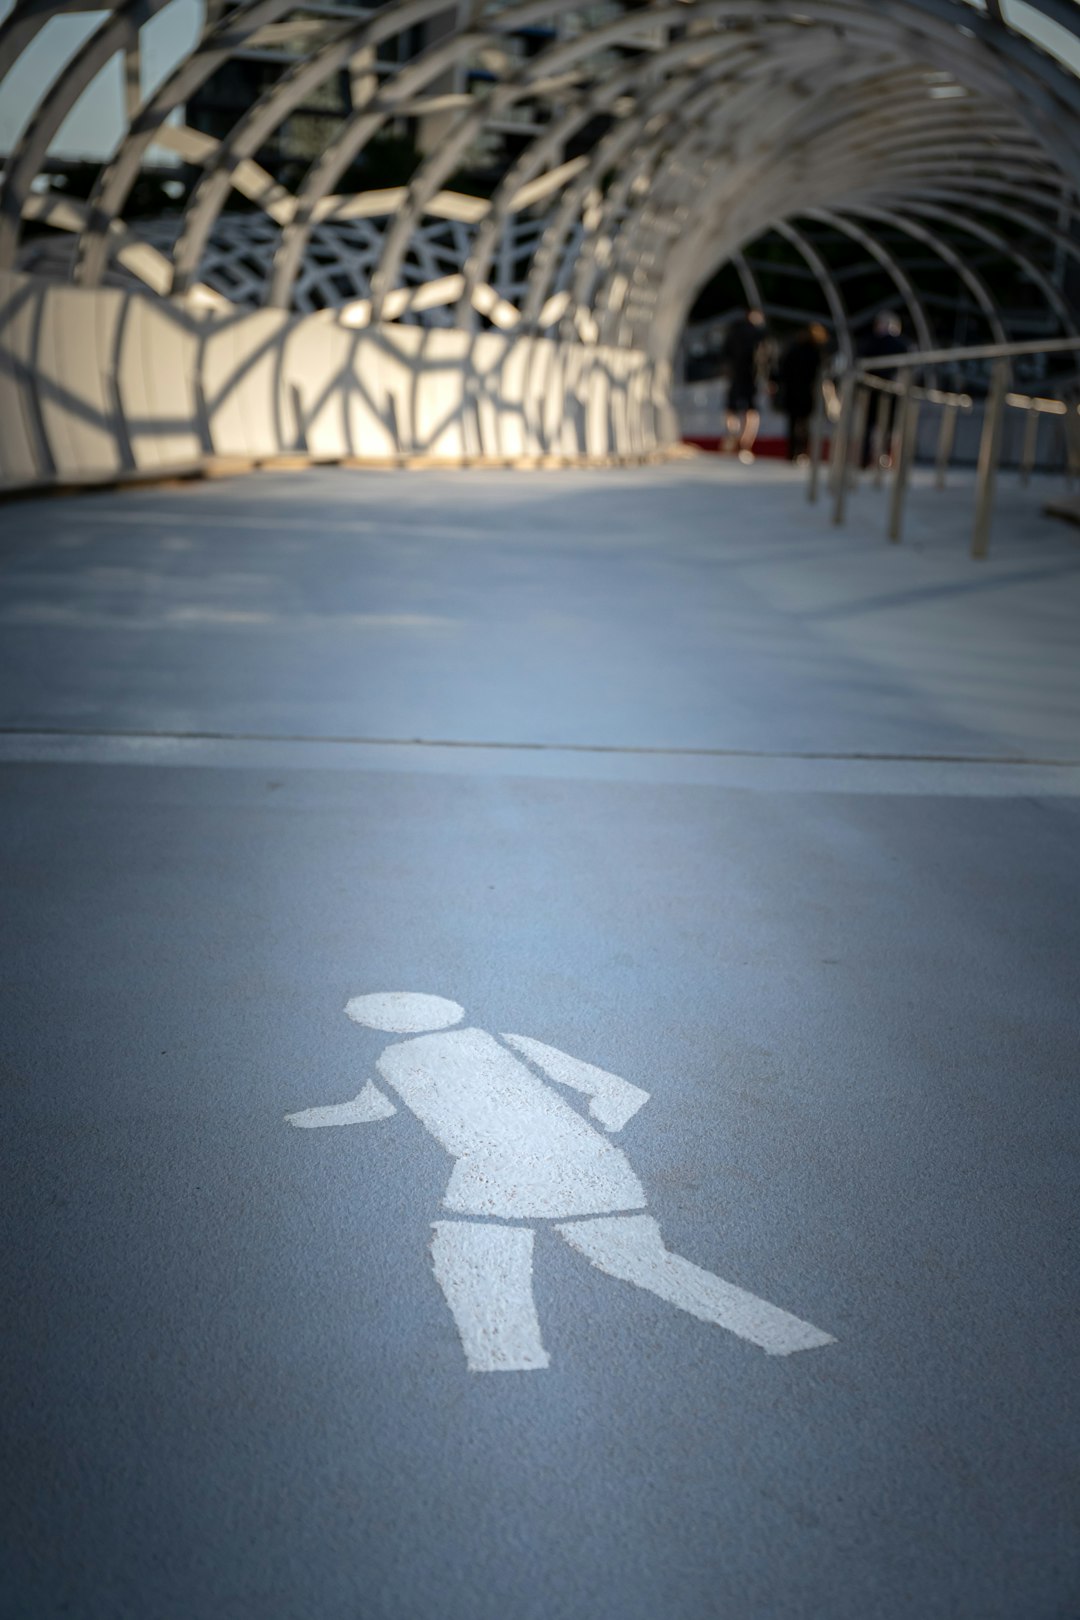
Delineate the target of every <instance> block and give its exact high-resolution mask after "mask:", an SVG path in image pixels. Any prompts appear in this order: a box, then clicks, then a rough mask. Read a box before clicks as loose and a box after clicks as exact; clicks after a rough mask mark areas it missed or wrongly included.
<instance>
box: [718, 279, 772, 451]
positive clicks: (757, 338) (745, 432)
mask: <svg viewBox="0 0 1080 1620" xmlns="http://www.w3.org/2000/svg"><path fill="white" fill-rule="evenodd" d="M766 336H767V332H766V328H765V317H764V315H763V314H762V312H761V310H760V309H754V308H753V307H750V308H748V309H747V310H746V312H745V314H743V315H742V316H740V318H739V319H738V320H735V321H732V323H731V325H730V326H729V327H728V330H727V335H726V337H725V339H724V347H723V349H722V350H721V351H720V360H721V363H722V365H724V366H725V367H726V369H727V374H728V397H727V430H728V437H729V440H730V442H731V448H732V449H735V450H737V451H738V453H739V460H740V461H753V459H754V440H755V439H756V438H757V431H758V425H759V423H760V421H761V416H760V413H759V411H758V405H757V391H758V361H759V358H760V351H761V346H762V344H763V343H764V342H765V339H766Z"/></svg>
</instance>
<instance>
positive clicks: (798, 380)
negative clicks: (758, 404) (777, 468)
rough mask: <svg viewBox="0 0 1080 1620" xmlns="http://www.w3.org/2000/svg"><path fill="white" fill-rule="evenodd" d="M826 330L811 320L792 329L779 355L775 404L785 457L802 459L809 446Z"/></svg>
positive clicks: (818, 390)
mask: <svg viewBox="0 0 1080 1620" xmlns="http://www.w3.org/2000/svg"><path fill="white" fill-rule="evenodd" d="M827 342H828V333H827V332H826V331H825V328H824V327H823V326H820V325H818V323H817V322H816V321H815V322H814V323H813V324H812V325H810V326H804V327H803V329H802V331H801V332H796V334H795V336H794V337H793V338H792V340H791V342H790V343H789V344H788V346H787V348H786V349H785V350H784V353H783V355H782V356H781V358H780V365H779V368H778V372H777V385H778V387H777V392H778V395H779V400H778V403H779V405H780V408H781V409H782V410H783V412H784V414H785V416H786V417H787V424H788V432H787V440H788V460H789V461H800V460H805V459H806V456H807V453H808V451H809V448H810V418H811V417H812V416H813V414H814V410H815V407H816V405H817V402H818V398H819V394H820V385H821V362H822V360H823V358H824V354H825V345H826V343H827Z"/></svg>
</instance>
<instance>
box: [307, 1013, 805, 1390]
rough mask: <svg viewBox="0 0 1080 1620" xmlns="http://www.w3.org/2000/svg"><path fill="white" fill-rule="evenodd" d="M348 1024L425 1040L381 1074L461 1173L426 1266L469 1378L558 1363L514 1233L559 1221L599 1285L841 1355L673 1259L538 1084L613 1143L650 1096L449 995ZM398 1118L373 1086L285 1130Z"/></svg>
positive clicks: (604, 1151)
mask: <svg viewBox="0 0 1080 1620" xmlns="http://www.w3.org/2000/svg"><path fill="white" fill-rule="evenodd" d="M345 1011H346V1013H347V1015H348V1016H349V1018H351V1019H352V1020H353V1022H354V1023H357V1024H362V1025H364V1026H366V1027H367V1028H369V1029H379V1030H385V1031H388V1032H390V1033H393V1034H398V1035H409V1036H412V1037H415V1038H414V1039H410V1040H405V1041H400V1042H396V1043H394V1044H393V1045H391V1046H388V1047H387V1048H386V1049H385V1051H384V1052H383V1054H382V1056H381V1057H380V1058H379V1059H378V1061H377V1063H376V1068H377V1069H378V1071H379V1074H380V1075H381V1076H382V1078H383V1080H385V1081H386V1083H387V1084H388V1085H389V1086H390V1087H391V1088H392V1089H393V1090H394V1091H395V1092H396V1093H397V1095H398V1097H399V1098H400V1099H401V1101H402V1102H403V1103H404V1104H405V1106H406V1108H408V1109H409V1111H410V1112H411V1113H413V1114H415V1115H416V1117H417V1118H418V1119H419V1120H420V1121H421V1123H422V1124H423V1125H425V1126H426V1127H427V1129H428V1130H429V1131H430V1132H431V1134H432V1136H434V1137H435V1139H436V1141H438V1142H439V1143H440V1144H441V1145H442V1147H443V1148H445V1150H446V1152H447V1153H448V1154H450V1156H451V1158H453V1160H454V1161H455V1162H454V1169H453V1172H452V1174H451V1176H450V1182H449V1185H448V1186H447V1189H446V1194H445V1197H444V1198H443V1207H444V1209H446V1210H448V1211H450V1212H451V1213H452V1214H453V1215H454V1216H455V1217H457V1218H456V1219H451V1220H439V1221H436V1222H435V1223H434V1237H433V1238H432V1244H431V1252H432V1259H433V1262H434V1268H435V1276H436V1279H437V1280H438V1283H439V1286H440V1288H441V1289H442V1291H443V1294H444V1295H445V1298H446V1301H447V1304H448V1305H449V1307H450V1310H451V1312H452V1313H453V1317H454V1321H455V1323H456V1324H457V1329H458V1332H459V1334H460V1335H461V1342H462V1345H463V1346H464V1350H465V1357H466V1361H467V1363H468V1365H469V1367H470V1368H471V1369H472V1370H473V1371H475V1372H497V1371H525V1370H528V1369H533V1368H538V1367H546V1366H547V1365H548V1361H549V1358H548V1353H547V1351H546V1350H545V1349H544V1344H543V1339H542V1337H541V1332H540V1323H539V1319H538V1317H537V1314H536V1306H535V1303H534V1300H533V1292H532V1257H533V1236H534V1228H533V1227H531V1226H529V1225H523V1224H514V1225H507V1224H503V1223H505V1222H508V1221H513V1222H515V1223H521V1222H527V1221H532V1220H538V1221H551V1222H553V1223H554V1231H555V1232H557V1233H558V1235H559V1237H561V1238H562V1239H563V1240H564V1241H565V1242H566V1243H568V1244H569V1245H570V1247H571V1248H572V1249H575V1250H576V1251H577V1252H578V1253H579V1254H582V1255H584V1256H585V1258H586V1259H587V1260H589V1261H590V1262H591V1263H592V1264H593V1265H594V1266H596V1267H597V1268H598V1269H599V1270H600V1271H603V1272H606V1273H607V1274H608V1275H609V1276H611V1277H618V1278H621V1279H622V1280H623V1281H624V1282H629V1283H634V1284H635V1285H636V1286H637V1287H639V1288H645V1289H648V1290H649V1291H650V1292H651V1293H653V1294H656V1295H658V1296H659V1297H660V1298H661V1299H664V1300H667V1301H668V1302H669V1303H670V1304H672V1305H676V1306H678V1308H679V1309H680V1310H683V1311H687V1312H689V1314H690V1315H691V1316H696V1317H699V1318H700V1319H701V1320H702V1321H705V1322H713V1323H715V1324H716V1325H717V1326H719V1327H723V1328H727V1329H728V1330H729V1332H731V1333H735V1334H737V1335H738V1336H739V1337H740V1338H742V1339H748V1340H750V1342H751V1343H753V1344H756V1345H760V1347H761V1348H762V1349H763V1350H766V1351H768V1352H769V1353H770V1354H771V1355H780V1356H783V1355H790V1354H791V1353H792V1352H793V1351H795V1350H811V1349H814V1348H815V1347H817V1346H819V1345H824V1344H832V1343H833V1342H834V1340H833V1338H832V1335H831V1334H828V1333H823V1332H821V1330H820V1329H819V1328H815V1327H811V1325H810V1324H809V1323H808V1322H803V1321H800V1319H799V1318H798V1317H797V1316H792V1315H791V1314H790V1313H789V1312H787V1311H784V1310H780V1309H779V1308H778V1307H777V1306H775V1305H770V1304H768V1303H767V1302H766V1301H765V1300H763V1299H758V1298H757V1297H756V1296H755V1295H753V1294H750V1293H747V1292H746V1291H745V1289H742V1288H737V1287H736V1286H735V1285H734V1284H733V1283H729V1282H725V1281H724V1280H723V1278H721V1277H716V1276H713V1274H712V1273H711V1272H708V1271H704V1270H702V1268H701V1267H700V1266H695V1265H693V1264H692V1263H691V1262H690V1261H689V1260H684V1259H683V1258H682V1257H681V1256H680V1255H677V1254H672V1253H671V1251H670V1250H668V1249H666V1248H665V1247H664V1243H663V1239H662V1238H661V1236H660V1228H659V1226H658V1224H657V1222H656V1221H655V1220H654V1219H653V1217H652V1216H651V1215H648V1214H646V1213H644V1210H645V1204H646V1199H645V1193H644V1190H643V1188H642V1186H641V1183H640V1182H639V1181H638V1178H637V1176H636V1175H635V1174H634V1172H633V1170H632V1169H631V1167H630V1164H629V1161H628V1160H627V1159H626V1157H625V1155H624V1154H623V1153H622V1152H621V1151H620V1149H619V1148H617V1147H616V1146H615V1145H614V1143H612V1142H611V1141H609V1140H608V1137H607V1136H605V1135H602V1134H601V1132H600V1131H599V1130H597V1129H596V1128H595V1127H594V1126H593V1125H591V1124H590V1123H589V1122H588V1120H586V1119H585V1118H584V1116H583V1115H582V1114H580V1113H578V1112H577V1110H576V1109H574V1108H572V1107H571V1106H570V1104H569V1103H568V1102H566V1101H565V1100H564V1099H563V1097H562V1096H560V1095H559V1093H558V1092H556V1091H555V1090H554V1089H553V1088H552V1087H551V1086H550V1085H549V1084H547V1081H546V1080H544V1079H541V1077H540V1076H541V1074H542V1075H545V1076H546V1077H547V1080H553V1081H555V1082H556V1084H558V1085H560V1086H565V1087H567V1088H569V1089H570V1090H572V1091H577V1092H580V1093H581V1094H582V1095H584V1096H585V1097H587V1098H588V1099H589V1113H590V1114H591V1115H592V1118H593V1119H594V1120H596V1121H597V1123H598V1124H599V1125H601V1126H602V1127H603V1129H604V1131H607V1132H614V1131H618V1130H621V1129H622V1127H623V1126H624V1125H625V1124H626V1122H627V1120H629V1119H631V1118H632V1117H633V1116H634V1114H636V1113H637V1111H638V1109H639V1108H640V1107H641V1106H642V1104H643V1103H645V1102H647V1101H648V1097H649V1094H648V1092H647V1091H642V1090H641V1088H640V1087H639V1086H634V1085H631V1084H630V1083H629V1081H626V1080H620V1079H619V1078H618V1076H617V1075H614V1074H608V1073H606V1072H605V1071H604V1070H603V1069H598V1068H595V1067H594V1066H593V1065H592V1064H591V1063H583V1062H581V1061H580V1060H579V1059H577V1058H573V1057H570V1056H568V1055H567V1054H566V1053H565V1052H560V1051H559V1050H558V1049H557V1048H555V1047H553V1046H545V1045H544V1044H543V1043H542V1042H541V1041H535V1040H530V1039H527V1038H526V1037H525V1036H523V1035H503V1036H501V1037H500V1038H499V1039H496V1038H495V1036H493V1035H489V1034H487V1033H486V1032H485V1031H484V1030H481V1029H458V1028H455V1027H454V1026H456V1025H458V1024H460V1023H461V1021H462V1019H463V1018H464V1016H465V1013H464V1009H463V1008H462V1007H460V1006H459V1005H458V1004H457V1002H455V1001H448V1000H446V999H445V998H444V997H442V996H428V995H418V994H413V993H411V992H407V991H393V992H387V993H384V994H379V995H367V996H354V997H353V999H352V1000H351V1001H350V1002H349V1003H348V1004H347V1005H346V1008H345ZM501 1043H505V1044H501ZM537 1071H539V1072H537ZM396 1112H397V1108H396V1106H395V1105H394V1103H392V1102H391V1101H390V1099H389V1098H388V1097H387V1096H385V1095H384V1093H383V1092H381V1091H380V1090H379V1089H378V1087H377V1086H375V1085H374V1084H373V1083H372V1082H371V1081H370V1080H369V1081H368V1082H367V1083H366V1084H365V1086H364V1088H363V1090H362V1091H361V1092H360V1093H359V1095H358V1096H356V1097H355V1098H353V1100H352V1101H351V1102H345V1103H337V1104H331V1105H330V1106H329V1107H324V1108H307V1109H304V1110H302V1111H301V1112H300V1113H295V1114H288V1115H286V1119H287V1120H288V1122H289V1124H291V1125H296V1126H302V1127H305V1128H311V1127H315V1126H326V1125H358V1124H367V1123H371V1122H373V1121H375V1120H382V1119H388V1118H390V1116H391V1115H393V1114H395V1113H396ZM469 1216H479V1217H483V1219H481V1220H469V1219H468V1218H467V1217H469ZM462 1217H464V1218H462Z"/></svg>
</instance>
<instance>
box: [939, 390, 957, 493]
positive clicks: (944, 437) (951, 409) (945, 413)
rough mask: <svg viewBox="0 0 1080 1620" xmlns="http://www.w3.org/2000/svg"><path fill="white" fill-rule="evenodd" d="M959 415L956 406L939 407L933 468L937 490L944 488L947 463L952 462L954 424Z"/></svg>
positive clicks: (954, 434)
mask: <svg viewBox="0 0 1080 1620" xmlns="http://www.w3.org/2000/svg"><path fill="white" fill-rule="evenodd" d="M959 415H960V409H959V406H957V405H943V406H942V407H941V425H940V427H939V428H938V441H937V457H936V460H935V466H934V483H935V485H936V486H937V488H938V489H944V488H945V480H946V477H947V476H948V472H949V462H950V461H951V460H952V453H953V446H954V445H955V443H956V423H957V420H958V418H959Z"/></svg>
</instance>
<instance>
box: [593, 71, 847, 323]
mask: <svg viewBox="0 0 1080 1620" xmlns="http://www.w3.org/2000/svg"><path fill="white" fill-rule="evenodd" d="M789 43H790V44H791V45H792V48H793V56H792V61H791V63H790V65H789V71H788V72H786V73H785V72H781V71H780V70H779V69H780V64H779V63H778V61H777V54H778V53H775V52H774V53H773V54H772V55H771V56H770V57H768V58H766V59H764V60H763V72H766V73H768V72H771V73H772V83H771V85H770V88H771V89H772V90H773V91H774V92H775V91H777V90H783V89H789V90H791V89H795V88H796V87H799V86H801V85H802V84H803V83H804V82H805V68H806V63H805V45H804V44H803V43H802V42H801V41H790V42H789ZM864 71H865V68H861V69H860V73H862V72H864ZM830 93H831V87H830V85H829V81H828V79H827V78H824V79H823V80H821V81H820V82H819V83H818V85H817V86H816V90H815V93H814V97H811V96H810V95H808V94H806V93H805V92H804V93H803V94H802V95H801V96H797V97H794V98H792V99H791V100H789V101H787V102H784V101H783V100H782V99H781V98H780V97H778V96H777V95H775V94H774V96H773V99H772V116H773V117H774V119H775V121H776V124H777V127H780V128H782V127H783V126H784V124H785V123H786V122H787V121H788V119H789V118H791V117H800V116H802V112H803V108H804V107H805V105H806V104H808V103H809V102H810V101H811V100H812V99H816V98H817V97H827V96H828V95H829V94H830ZM739 110H740V109H739V108H738V107H736V108H735V109H733V113H732V114H729V117H728V119H727V122H729V123H730V122H738V121H739V120H738V118H737V114H738V112H739ZM709 133H710V137H711V139H712V141H713V143H714V144H716V143H717V141H719V144H720V145H721V146H723V145H726V144H727V143H728V142H729V140H730V138H731V137H730V133H729V130H728V129H727V128H726V127H721V128H720V129H719V130H711V131H710V132H709ZM667 134H668V131H666V130H665V131H663V132H661V134H660V135H659V136H658V137H657V140H658V141H660V142H662V141H663V140H664V138H665V137H666V136H667ZM753 134H754V138H755V140H756V141H760V139H761V135H762V130H761V128H760V126H758V127H757V128H755V129H754V131H753ZM698 139H699V135H698V133H697V132H695V131H694V130H691V131H690V133H689V135H688V137H687V139H686V140H685V141H684V142H683V143H681V144H680V145H679V146H676V147H674V148H673V149H672V150H671V151H670V152H668V153H667V154H666V156H665V160H664V161H665V169H666V171H667V173H668V175H671V174H674V173H678V172H683V173H685V172H686V171H687V170H688V169H689V167H690V164H691V162H692V160H693V152H692V148H693V146H694V144H695V142H696V141H697V140H698ZM708 162H709V160H708V159H706V160H705V163H706V165H707V164H708ZM734 183H735V184H736V185H738V184H741V183H742V181H741V178H739V177H736V178H735V181H734ZM670 195H671V194H670V192H669V190H668V187H667V186H666V185H665V183H664V181H663V180H659V179H658V180H656V181H654V185H653V187H652V188H651V191H650V192H649V193H648V194H647V195H645V196H644V197H643V200H642V203H641V205H640V208H639V210H638V215H637V220H636V223H635V224H633V225H627V223H626V222H624V223H623V226H622V229H621V231H620V243H621V244H622V246H623V252H622V258H621V263H620V264H619V266H618V268H617V270H615V271H613V273H628V274H630V275H631V276H632V274H633V271H632V269H631V268H630V267H629V265H628V263H627V261H628V260H630V259H631V257H632V255H633V254H634V253H635V252H636V254H637V255H638V257H639V259H640V257H641V256H642V255H650V256H652V257H655V256H656V254H657V252H658V251H659V250H660V249H661V248H662V237H663V235H664V233H665V231H666V229H667V225H666V222H665V220H664V218H663V215H662V213H661V211H660V208H659V206H658V204H659V203H660V201H661V199H662V198H663V197H665V196H667V197H668V201H669V206H670ZM674 196H675V197H679V196H680V191H679V187H678V186H676V187H675V191H674ZM720 206H722V201H721V199H720V198H718V197H717V195H715V194H714V193H709V194H707V209H708V210H709V211H713V210H715V209H717V208H718V207H720ZM647 217H648V218H649V219H650V221H651V227H652V228H651V231H650V230H649V229H647V228H646V219H647ZM650 235H651V236H652V238H653V241H652V244H651V245H649V238H650ZM646 318H647V316H646Z"/></svg>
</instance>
